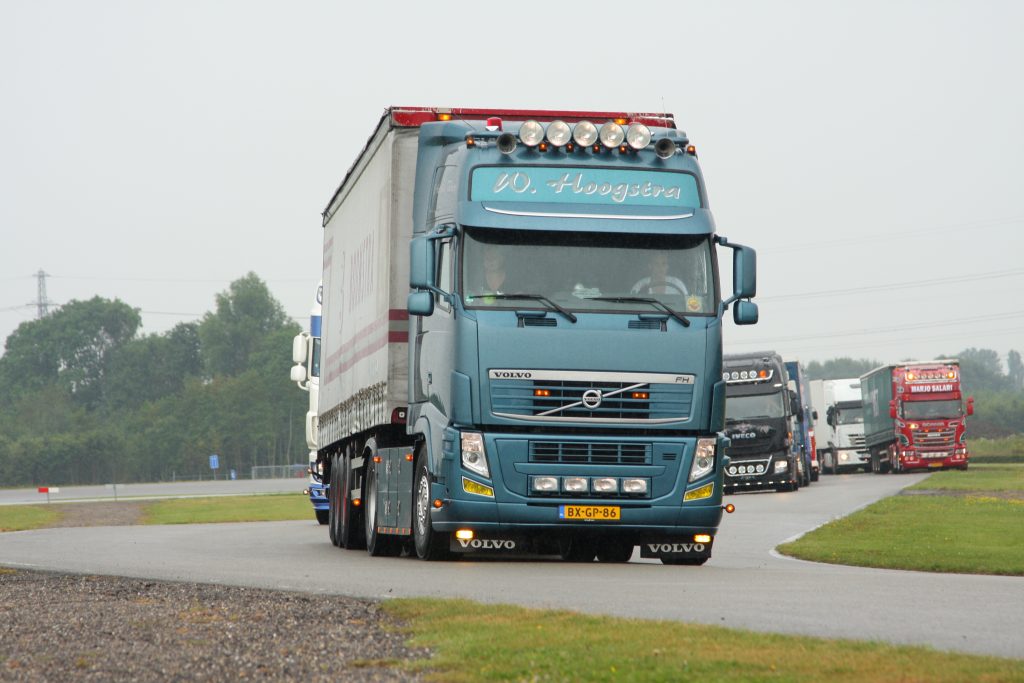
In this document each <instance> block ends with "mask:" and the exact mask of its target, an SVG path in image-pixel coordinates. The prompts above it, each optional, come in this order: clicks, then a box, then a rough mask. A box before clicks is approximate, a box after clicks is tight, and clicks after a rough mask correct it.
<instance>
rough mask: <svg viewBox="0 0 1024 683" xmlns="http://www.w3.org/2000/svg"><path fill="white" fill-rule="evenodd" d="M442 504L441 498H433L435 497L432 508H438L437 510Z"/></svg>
mask: <svg viewBox="0 0 1024 683" xmlns="http://www.w3.org/2000/svg"><path fill="white" fill-rule="evenodd" d="M443 506H444V501H443V500H441V499H440V498H435V499H434V508H435V509H438V510H439V509H441V508H442V507H443Z"/></svg>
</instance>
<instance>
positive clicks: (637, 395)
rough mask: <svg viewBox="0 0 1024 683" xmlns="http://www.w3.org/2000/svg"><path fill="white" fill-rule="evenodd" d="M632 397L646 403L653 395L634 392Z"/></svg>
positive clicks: (644, 392)
mask: <svg viewBox="0 0 1024 683" xmlns="http://www.w3.org/2000/svg"><path fill="white" fill-rule="evenodd" d="M632 396H633V398H636V399H640V400H642V401H646V400H647V399H649V398H650V397H651V395H650V394H648V393H647V392H646V391H634V392H633V394H632Z"/></svg>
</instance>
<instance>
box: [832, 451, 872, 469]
mask: <svg viewBox="0 0 1024 683" xmlns="http://www.w3.org/2000/svg"><path fill="white" fill-rule="evenodd" d="M870 465H871V452H870V451H859V450H855V449H852V448H841V449H839V450H838V451H836V467H838V468H839V469H845V468H860V467H869V466H870Z"/></svg>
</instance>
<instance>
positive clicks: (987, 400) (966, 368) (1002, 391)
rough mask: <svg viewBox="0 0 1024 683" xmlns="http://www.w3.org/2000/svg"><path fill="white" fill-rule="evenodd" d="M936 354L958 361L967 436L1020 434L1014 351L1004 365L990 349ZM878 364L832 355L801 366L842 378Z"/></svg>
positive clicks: (1022, 395) (1022, 408)
mask: <svg viewBox="0 0 1024 683" xmlns="http://www.w3.org/2000/svg"><path fill="white" fill-rule="evenodd" d="M940 357H941V358H956V359H958V360H959V361H960V376H961V381H962V383H963V391H964V395H966V396H973V397H974V416H973V417H972V418H970V419H969V420H968V423H967V424H968V437H969V438H971V437H974V438H978V437H986V438H999V437H1003V436H1010V435H1011V434H1024V362H1022V360H1021V354H1020V353H1019V352H1018V351H1015V350H1010V352H1009V353H1007V354H1006V365H1005V369H1004V365H1003V361H1002V359H1001V358H1000V356H999V354H998V353H997V352H996V351H993V350H992V349H977V348H969V349H964V350H962V351H960V353H950V354H943V355H942V356H940ZM905 360H908V361H911V360H916V359H913V358H908V359H905ZM880 365H883V363H881V362H879V361H876V360H871V359H867V358H832V359H829V360H826V361H824V362H818V361H811V362H810V363H807V364H806V365H805V366H804V369H805V370H806V371H807V376H808V377H809V378H810V379H843V378H845V377H860V376H861V375H863V374H865V373H867V372H870V371H871V370H874V369H875V368H877V367H879V366H880Z"/></svg>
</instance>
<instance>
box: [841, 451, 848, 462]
mask: <svg viewBox="0 0 1024 683" xmlns="http://www.w3.org/2000/svg"><path fill="white" fill-rule="evenodd" d="M849 459H850V456H849V455H847V454H846V453H840V454H839V460H840V461H841V462H846V461H847V460H849Z"/></svg>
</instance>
